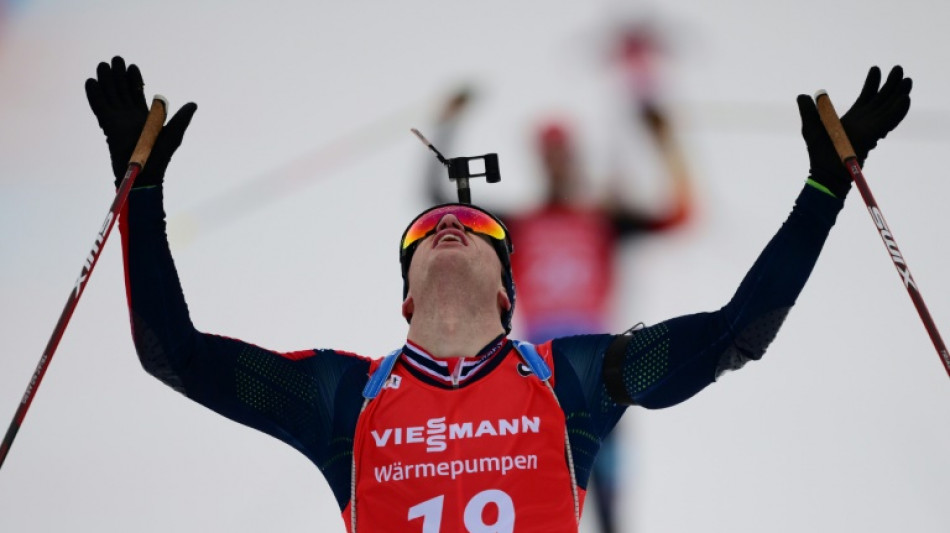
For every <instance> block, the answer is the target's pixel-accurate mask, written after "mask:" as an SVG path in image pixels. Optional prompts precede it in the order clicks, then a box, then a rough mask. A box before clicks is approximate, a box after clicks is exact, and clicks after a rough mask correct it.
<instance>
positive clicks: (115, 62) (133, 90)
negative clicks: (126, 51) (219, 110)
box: [86, 56, 198, 188]
mask: <svg viewBox="0 0 950 533" xmlns="http://www.w3.org/2000/svg"><path fill="white" fill-rule="evenodd" d="M143 88H144V83H143V82H142V73H141V72H139V68H138V67H137V66H135V65H129V68H128V69H126V68H125V60H123V59H122V58H121V57H119V56H116V57H113V58H112V65H111V66H110V65H108V64H107V63H99V67H98V68H97V69H96V79H92V78H90V79H88V80H86V98H88V99H89V107H91V108H92V112H93V113H95V115H96V119H97V120H98V121H99V127H100V128H102V131H103V133H105V134H106V143H108V145H109V155H110V156H111V158H112V173H113V174H115V180H116V181H115V185H116V187H118V186H119V182H120V181H121V180H122V178H123V177H124V176H125V171H126V169H127V168H128V166H129V159H131V157H132V151H133V150H134V149H135V145H136V143H137V142H138V140H139V135H140V134H141V133H142V128H143V127H144V126H145V118H146V117H147V116H148V104H147V103H146V101H145V93H144V91H143ZM196 109H198V106H197V105H196V104H194V103H193V102H191V103H187V104H185V105H184V106H182V108H181V109H179V110H178V112H177V113H175V116H173V117H172V119H171V120H169V121H168V124H165V127H164V128H162V131H161V133H159V134H158V138H157V139H156V140H155V146H154V147H152V152H151V153H150V154H149V156H148V160H147V161H146V162H145V166H144V167H143V168H142V172H141V173H140V174H139V175H138V177H137V178H136V180H135V185H134V187H135V188H139V187H149V186H154V185H161V184H162V178H163V177H164V176H165V169H166V168H167V167H168V162H169V161H170V160H171V158H172V154H173V153H175V150H176V149H177V148H178V147H179V146H180V145H181V139H182V137H183V136H184V135H185V129H186V128H188V123H189V122H191V116H192V115H194V114H195V110H196Z"/></svg>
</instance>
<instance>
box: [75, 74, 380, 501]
mask: <svg viewBox="0 0 950 533" xmlns="http://www.w3.org/2000/svg"><path fill="white" fill-rule="evenodd" d="M142 86H143V83H142V77H141V73H140V72H139V69H138V68H137V67H136V66H135V65H130V66H129V67H128V68H126V65H125V62H124V61H123V60H122V58H120V57H116V58H114V59H113V60H112V62H111V64H106V63H101V64H100V65H99V68H98V70H97V77H96V78H95V79H90V80H87V82H86V93H87V96H88V99H89V103H90V106H91V107H92V110H93V112H94V113H95V114H96V118H97V119H98V120H99V125H100V127H101V128H102V129H103V131H104V133H105V135H106V140H107V142H108V145H109V151H110V155H111V157H112V162H113V167H114V170H115V172H116V176H117V177H118V176H120V174H119V172H121V171H122V170H121V169H123V167H124V164H123V163H122V161H126V160H128V157H129V155H130V154H131V150H132V147H133V145H134V139H135V137H136V136H137V135H138V133H137V132H138V131H139V130H140V129H141V126H142V123H143V122H144V119H145V113H146V111H147V110H146V109H145V97H144V93H143V89H142ZM196 107H197V106H195V104H193V103H189V104H186V105H185V106H183V107H182V108H181V110H179V111H178V113H176V114H175V116H174V117H173V118H172V119H171V120H170V121H169V122H168V124H167V125H166V126H165V128H164V129H163V130H162V133H161V134H160V135H159V138H158V140H157V141H156V144H155V147H154V149H153V151H152V154H151V157H150V158H149V160H148V163H147V164H146V166H145V168H144V169H143V171H142V173H141V174H140V176H139V179H138V180H137V182H136V184H135V187H134V188H133V190H132V191H131V193H130V196H129V202H128V204H127V207H126V211H125V212H124V213H122V215H121V222H120V230H121V232H122V244H123V253H124V260H125V273H126V288H127V294H128V303H129V313H130V322H131V326H132V336H133V340H134V342H135V348H136V351H137V353H138V356H139V359H140V361H141V363H142V366H143V367H144V368H145V370H146V371H148V372H149V373H150V374H152V375H153V376H155V377H156V378H158V379H160V380H161V381H162V382H164V383H165V384H167V385H169V386H170V387H172V388H174V389H175V390H177V391H179V392H181V393H183V394H185V395H186V396H188V397H189V398H191V399H193V400H195V401H197V402H199V403H201V404H203V405H205V406H207V407H209V408H211V409H213V410H215V411H217V412H218V413H220V414H223V415H225V416H227V417H229V418H231V419H233V420H236V421H238V422H240V423H242V424H245V425H248V426H251V427H254V428H256V429H259V430H261V431H264V432H266V433H268V434H271V435H273V436H275V437H278V438H280V439H281V440H283V441H285V442H287V443H289V444H291V445H292V446H294V447H295V448H297V449H298V450H300V451H301V452H303V453H304V454H305V455H307V456H308V457H309V458H310V459H311V460H312V461H313V462H314V463H316V464H317V465H318V466H319V467H320V468H321V469H322V470H323V471H324V474H325V475H326V476H327V477H328V479H331V478H333V476H338V477H339V478H340V479H344V478H346V476H347V475H348V463H347V462H346V461H343V462H342V463H340V464H335V463H334V461H333V460H332V458H333V457H334V456H335V455H336V451H334V449H333V446H334V444H332V442H333V441H334V438H335V437H337V436H340V435H343V436H348V437H350V438H352V431H353V429H354V428H355V421H356V416H357V415H356V413H357V411H358V408H359V391H360V390H361V386H360V382H365V379H366V372H367V370H368V367H369V361H368V360H367V359H364V358H360V357H356V356H353V355H350V354H345V353H341V352H335V351H331V350H306V351H301V352H293V353H277V352H273V351H270V350H266V349H263V348H260V347H257V346H254V345H252V344H248V343H246V342H242V341H239V340H236V339H231V338H226V337H220V336H216V335H209V334H206V333H202V332H200V331H198V330H197V329H196V328H195V327H194V325H193V324H192V322H191V318H190V315H189V312H188V307H187V305H186V303H185V298H184V295H183V293H182V288H181V284H180V282H179V279H178V274H177V272H176V269H175V265H174V262H173V260H172V255H171V251H170V249H169V246H168V240H167V237H166V234H165V213H164V210H163V206H162V202H163V200H162V181H163V177H164V173H165V169H166V167H167V165H168V163H169V161H170V159H171V156H172V154H173V153H174V152H175V150H176V149H177V148H178V146H179V145H180V144H181V141H182V137H183V135H184V132H185V129H186V128H187V127H188V124H189V123H190V120H191V117H192V115H193V114H194V112H195V109H196ZM130 140H131V142H130ZM340 387H350V388H351V390H353V391H354V393H353V394H352V395H345V394H343V395H338V394H337V391H338V390H339V389H340ZM354 409H355V410H357V411H354ZM334 432H336V433H334ZM338 434H339V435H338ZM337 441H338V442H342V441H340V440H339V439H337ZM349 442H350V443H352V441H349ZM336 485H337V484H334V483H333V481H332V479H331V486H333V487H334V490H337V486H336ZM339 485H340V489H341V491H342V492H345V490H344V488H343V484H342V483H339Z"/></svg>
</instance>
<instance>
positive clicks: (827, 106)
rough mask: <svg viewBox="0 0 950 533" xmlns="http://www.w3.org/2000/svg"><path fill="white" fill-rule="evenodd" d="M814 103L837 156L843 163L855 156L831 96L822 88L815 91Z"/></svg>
mask: <svg viewBox="0 0 950 533" xmlns="http://www.w3.org/2000/svg"><path fill="white" fill-rule="evenodd" d="M815 105H817V106H818V116H819V117H821V123H822V124H824V125H825V131H827V132H828V135H829V136H830V137H831V142H832V143H833V144H834V145H835V151H836V152H838V157H840V158H841V162H842V163H844V162H845V161H847V160H848V159H851V158H852V157H855V158H856V157H857V155H855V153H854V147H852V146H851V141H850V140H848V134H847V133H845V132H844V126H842V125H841V119H839V118H838V112H837V111H835V106H834V105H832V103H831V97H829V96H828V93H827V92H825V90H824V89H822V90H820V91H818V92H816V93H815Z"/></svg>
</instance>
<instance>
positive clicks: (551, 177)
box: [426, 26, 693, 533]
mask: <svg viewBox="0 0 950 533" xmlns="http://www.w3.org/2000/svg"><path fill="white" fill-rule="evenodd" d="M657 47H658V43H657V38H656V36H655V35H652V30H651V29H650V28H649V27H648V26H643V27H640V26H637V27H632V28H629V29H627V30H626V31H624V32H623V33H621V35H620V39H619V43H618V46H617V51H616V58H615V59H616V61H614V62H613V63H614V64H615V65H616V67H617V68H618V69H619V71H620V73H621V74H623V79H624V80H625V86H626V89H627V92H628V93H629V95H630V102H631V103H632V104H633V106H632V108H633V109H632V110H631V111H632V112H630V111H628V112H627V113H624V114H629V115H630V118H633V119H635V120H636V122H637V123H638V124H642V125H643V126H644V129H645V131H646V132H647V133H648V134H649V135H650V137H651V139H650V140H651V141H653V142H652V143H651V144H652V145H653V148H655V149H656V150H657V155H658V156H659V161H660V162H661V163H662V167H663V168H662V169H661V170H662V174H663V175H664V176H663V177H664V178H666V179H668V181H669V189H670V199H669V202H668V205H667V206H666V207H665V208H664V209H662V210H654V209H650V210H646V209H643V208H640V207H638V206H637V205H635V204H632V203H630V202H624V201H623V200H622V198H623V195H621V194H616V192H617V191H610V193H609V194H606V195H605V196H604V197H603V198H601V199H599V200H594V199H592V198H590V195H589V194H587V192H588V186H587V184H586V183H585V176H584V173H583V171H582V169H581V168H580V165H579V161H580V160H581V157H579V154H578V153H577V147H578V144H577V143H576V142H575V139H574V138H573V134H572V132H571V129H570V128H569V127H568V126H567V124H566V123H565V122H563V121H555V120H546V121H544V122H542V123H541V124H539V126H538V127H537V132H536V139H535V143H534V144H535V146H536V149H537V155H538V159H539V162H540V167H541V174H542V176H541V177H542V187H543V197H544V200H543V203H542V204H541V205H539V206H537V207H535V208H532V209H527V210H522V211H518V212H507V213H503V212H499V211H498V210H496V209H492V212H493V213H494V214H495V215H496V216H497V217H498V218H500V219H501V220H502V221H503V222H504V223H505V225H506V226H507V228H508V230H509V233H510V235H511V239H512V240H513V241H514V242H517V243H518V253H517V254H515V255H513V256H512V258H511V270H512V277H513V278H514V279H515V280H517V284H518V317H517V318H518V319H517V321H516V333H518V334H519V335H520V336H523V337H524V338H525V339H526V340H528V341H529V342H532V343H535V344H541V343H544V342H545V341H548V340H551V339H555V338H559V337H568V336H572V335H582V334H588V333H600V332H603V331H609V329H610V323H611V321H612V320H611V318H612V310H613V303H614V302H613V297H614V292H615V287H616V283H615V280H616V279H617V276H616V275H615V272H614V271H615V266H616V261H617V257H616V256H617V254H618V253H619V249H620V247H621V245H623V244H624V243H626V242H630V241H632V240H634V239H636V238H638V237H643V236H647V235H654V234H659V233H663V232H666V231H669V230H672V229H675V228H679V227H681V226H683V225H684V224H685V223H686V221H687V220H689V217H690V213H691V211H692V204H693V199H692V196H693V193H692V187H691V184H690V178H689V172H688V171H687V168H686V164H685V159H684V158H683V156H682V151H681V150H680V147H679V145H678V144H677V142H676V136H675V135H674V131H673V128H672V124H671V122H670V121H669V119H668V118H667V115H666V113H665V112H664V110H663V108H662V106H661V105H660V104H659V102H658V100H659V99H658V98H657V94H656V93H657V90H656V87H655V86H656V78H657V73H656V70H657V68H656V67H655V65H654V64H653V63H654V62H655V60H656V59H657V57H656V56H657V50H656V49H657ZM469 100H470V91H469V90H468V89H465V90H462V91H459V92H457V93H456V94H454V95H452V96H451V97H450V98H449V99H448V100H447V101H446V103H445V105H444V106H443V108H442V110H441V111H440V113H439V116H438V119H437V123H436V129H435V132H434V134H435V138H436V146H438V147H439V148H440V149H442V150H445V151H448V152H451V146H450V145H451V141H452V140H453V139H454V138H455V136H456V135H457V128H458V125H459V122H460V117H461V115H462V114H463V111H464V110H465V108H466V107H467V106H468V102H469ZM427 161H428V162H429V163H430V165H429V171H428V177H427V183H426V185H427V189H428V195H429V199H430V200H431V201H432V202H433V203H436V204H440V203H445V202H449V201H451V200H450V197H449V195H448V194H446V185H447V184H446V181H447V180H446V179H445V177H446V173H445V168H444V166H442V165H441V163H439V162H438V161H437V160H436V159H435V158H431V157H429V158H427ZM622 434H623V431H622V430H618V431H614V432H612V433H610V434H609V435H608V436H607V438H605V439H604V440H603V441H602V442H601V445H600V449H599V453H598V458H597V461H595V462H594V465H593V467H592V468H593V471H592V476H591V479H590V485H591V486H592V487H593V489H594V493H593V494H594V496H595V500H594V504H595V507H594V510H595V511H596V516H597V522H598V524H599V526H600V531H601V532H602V533H613V532H615V531H620V530H621V526H620V524H621V523H622V522H623V519H622V517H621V516H620V514H621V513H620V511H621V507H620V506H619V505H618V504H619V503H620V502H621V501H622V500H626V502H625V503H626V505H627V506H629V502H630V498H629V497H627V496H626V494H627V491H626V490H623V486H624V483H623V480H622V479H620V471H621V469H622V459H623V457H624V455H626V453H630V452H632V451H633V449H632V448H633V444H632V443H631V442H630V441H629V440H628V439H623V438H621V436H622ZM627 529H629V528H627Z"/></svg>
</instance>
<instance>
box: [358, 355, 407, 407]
mask: <svg viewBox="0 0 950 533" xmlns="http://www.w3.org/2000/svg"><path fill="white" fill-rule="evenodd" d="M401 353H402V348H399V349H398V350H393V351H392V352H391V353H390V354H389V355H387V356H386V357H385V358H384V359H383V362H382V363H380V365H379V367H378V368H377V369H376V372H373V374H372V375H371V376H370V377H369V381H367V382H366V386H365V387H363V398H366V399H367V400H372V399H373V398H375V397H376V395H377V394H379V391H381V390H383V385H384V384H385V383H386V379H387V378H388V377H389V374H390V373H391V372H392V371H393V366H394V365H395V364H396V359H399V354H401Z"/></svg>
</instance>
